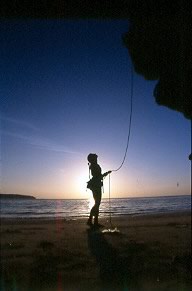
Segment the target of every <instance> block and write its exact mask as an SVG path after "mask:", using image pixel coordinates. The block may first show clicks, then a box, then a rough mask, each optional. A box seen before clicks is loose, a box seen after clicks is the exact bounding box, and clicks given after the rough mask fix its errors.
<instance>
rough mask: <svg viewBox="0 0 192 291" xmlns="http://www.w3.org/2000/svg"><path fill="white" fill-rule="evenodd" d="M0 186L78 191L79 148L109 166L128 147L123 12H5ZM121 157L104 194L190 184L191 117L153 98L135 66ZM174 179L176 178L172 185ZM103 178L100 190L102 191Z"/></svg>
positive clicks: (61, 193) (82, 156)
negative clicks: (99, 15) (32, 15)
mask: <svg viewBox="0 0 192 291" xmlns="http://www.w3.org/2000/svg"><path fill="white" fill-rule="evenodd" d="M0 27H1V28H0V30H1V35H2V39H3V41H2V45H1V49H0V50H1V56H2V57H1V68H2V72H3V74H1V91H0V95H1V157H2V159H1V192H2V193H21V194H32V195H34V196H36V197H39V198H86V197H88V196H89V195H90V193H88V192H86V181H87V180H88V166H87V160H86V157H87V155H88V154H89V153H90V152H93V153H97V154H98V156H99V163H100V165H101V166H102V168H103V171H105V170H109V169H115V168H117V167H118V166H119V164H120V163H121V161H122V158H123V155H124V150H125V146H126V140H127V133H128V126H129V112H130V86H131V60H130V57H129V54H128V51H127V49H126V47H124V46H123V43H122V35H123V33H125V32H127V31H128V28H129V23H128V21H126V20H116V21H106V20H105V21H102V20H100V21H99V20H79V21H77V20H76V21H75V20H74V21H72V20H68V21H66V20H48V21H45V20H44V21H43V20H26V21H24V20H23V21H18V20H12V21H4V22H1V26H0ZM133 77H134V90H133V94H134V95H133V119H132V129H131V137H130V144H129V149H128V154H127V159H126V161H125V164H124V166H123V168H122V169H121V170H120V171H119V172H116V173H112V175H111V180H112V182H111V183H112V196H113V197H126V196H131V197H132V196H134V197H135V196H154V195H177V194H189V193H190V162H189V160H188V155H189V153H190V150H191V149H190V122H189V121H188V120H186V119H185V118H184V117H183V116H182V114H180V113H178V112H175V111H171V110H170V109H168V108H166V107H162V106H161V107H160V106H158V105H157V104H156V103H155V100H154V97H153V89H154V86H155V83H156V82H155V81H147V80H145V79H144V78H143V77H142V76H139V75H137V74H136V73H134V76H133ZM178 183H179V184H178ZM107 188H108V181H107V178H106V182H105V193H104V197H105V196H106V197H107V195H108V194H107Z"/></svg>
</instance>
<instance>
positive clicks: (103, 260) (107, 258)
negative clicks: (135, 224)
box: [87, 229, 126, 290]
mask: <svg viewBox="0 0 192 291" xmlns="http://www.w3.org/2000/svg"><path fill="white" fill-rule="evenodd" d="M87 236H88V246H89V248H90V251H91V253H92V255H93V256H94V257H95V258H96V261H97V263H98V265H99V268H100V279H101V285H102V286H101V287H102V290H123V289H124V287H125V280H124V279H125V278H126V270H125V268H124V267H125V266H124V263H123V261H122V260H121V258H120V257H119V256H118V254H117V251H116V250H115V249H114V248H113V247H112V246H111V245H110V244H109V243H108V242H107V240H106V238H105V235H104V234H103V233H102V232H100V231H99V230H98V231H94V230H92V229H89V230H87Z"/></svg>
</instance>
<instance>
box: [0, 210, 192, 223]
mask: <svg viewBox="0 0 192 291" xmlns="http://www.w3.org/2000/svg"><path fill="white" fill-rule="evenodd" d="M191 214H192V213H191V210H181V211H167V212H151V213H130V214H120V215H119V214H115V215H113V214H112V215H111V217H112V219H121V218H122V219H124V218H130V217H131V218H133V217H140V218H142V217H144V218H146V217H162V216H164V217H166V216H178V215H179V216H180V215H191ZM109 217H110V216H109V215H106V216H100V217H99V219H100V220H108V219H109ZM87 218H88V215H87V216H64V217H60V216H55V217H54V216H52V217H45V216H44V217H43V216H42V217H5V216H4V217H0V224H1V223H4V222H14V221H18V222H19V221H25V220H26V221H34V222H36V221H41V222H46V221H47V222H48V221H55V220H61V221H62V220H63V221H78V220H85V221H86V220H87Z"/></svg>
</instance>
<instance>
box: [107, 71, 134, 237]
mask: <svg viewBox="0 0 192 291" xmlns="http://www.w3.org/2000/svg"><path fill="white" fill-rule="evenodd" d="M130 95H131V96H130V99H131V101H130V116H129V128H128V135H127V143H126V148H125V153H124V157H123V160H122V162H121V164H120V166H119V167H118V168H117V169H115V170H112V172H117V171H119V170H120V169H121V168H122V167H123V164H124V162H125V159H126V156H127V151H128V148H129V140H130V135H131V125H132V115H133V66H131V91H130ZM109 223H110V226H111V228H113V226H112V217H111V178H110V174H109ZM112 232H113V231H112ZM115 232H116V231H115Z"/></svg>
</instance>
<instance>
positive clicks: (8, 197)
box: [0, 194, 36, 199]
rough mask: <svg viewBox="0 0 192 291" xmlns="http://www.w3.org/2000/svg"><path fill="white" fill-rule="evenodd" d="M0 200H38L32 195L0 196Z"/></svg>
mask: <svg viewBox="0 0 192 291" xmlns="http://www.w3.org/2000/svg"><path fill="white" fill-rule="evenodd" d="M0 199H36V198H35V197H34V196H31V195H21V194H0Z"/></svg>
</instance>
